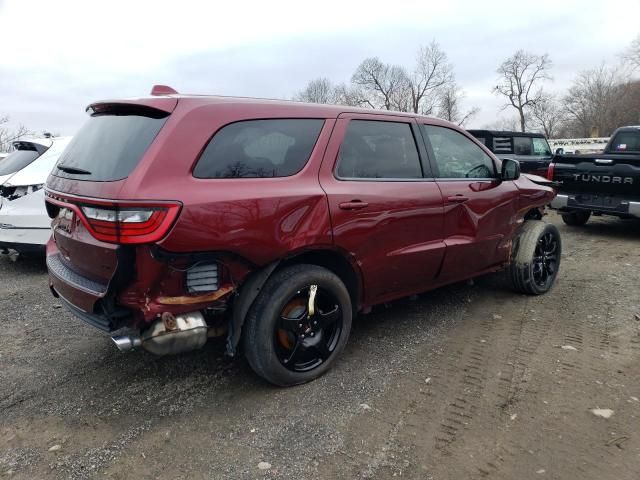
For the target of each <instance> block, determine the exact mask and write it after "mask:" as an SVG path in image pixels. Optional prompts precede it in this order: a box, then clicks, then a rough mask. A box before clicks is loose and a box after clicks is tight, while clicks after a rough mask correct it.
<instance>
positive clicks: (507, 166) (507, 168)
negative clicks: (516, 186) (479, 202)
mask: <svg viewBox="0 0 640 480" xmlns="http://www.w3.org/2000/svg"><path fill="white" fill-rule="evenodd" d="M500 178H502V180H517V179H518V178H520V164H519V163H518V162H517V161H515V160H511V159H510V158H504V159H503V160H502V171H501V173H500Z"/></svg>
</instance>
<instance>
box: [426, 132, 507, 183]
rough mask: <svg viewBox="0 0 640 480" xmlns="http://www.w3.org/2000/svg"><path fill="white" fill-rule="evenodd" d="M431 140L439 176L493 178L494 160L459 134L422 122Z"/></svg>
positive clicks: (494, 174)
mask: <svg viewBox="0 0 640 480" xmlns="http://www.w3.org/2000/svg"><path fill="white" fill-rule="evenodd" d="M423 128H424V131H425V133H426V134H427V138H428V139H429V142H430V143H431V148H432V149H433V154H434V157H435V163H436V165H435V166H436V172H435V173H436V177H439V178H496V170H495V165H494V164H493V160H492V159H491V157H489V156H488V155H487V154H486V153H484V152H483V151H482V149H481V148H480V147H478V145H476V144H475V143H473V142H472V141H471V140H469V139H468V138H467V137H465V136H464V135H462V134H461V133H458V132H456V131H455V130H451V129H450V128H445V127H435V126H433V125H423Z"/></svg>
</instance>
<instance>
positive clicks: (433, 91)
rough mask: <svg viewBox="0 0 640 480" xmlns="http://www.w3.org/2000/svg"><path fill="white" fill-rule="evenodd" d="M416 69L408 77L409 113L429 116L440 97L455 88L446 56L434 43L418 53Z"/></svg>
mask: <svg viewBox="0 0 640 480" xmlns="http://www.w3.org/2000/svg"><path fill="white" fill-rule="evenodd" d="M416 60H417V61H416V68H415V69H414V71H413V74H412V75H411V76H410V77H409V85H408V87H409V91H410V93H411V111H412V112H413V113H422V114H425V115H428V114H431V113H432V112H433V110H434V108H435V106H436V105H437V103H438V101H439V99H440V97H441V95H442V94H443V93H444V92H446V91H448V90H449V89H450V88H451V87H453V86H455V83H454V75H453V68H452V66H451V64H450V63H449V60H448V58H447V54H446V53H445V52H444V51H443V50H442V49H441V48H440V45H438V44H437V43H436V42H435V41H433V42H431V43H430V44H429V45H427V46H425V47H421V48H420V50H419V51H418V55H417V59H416Z"/></svg>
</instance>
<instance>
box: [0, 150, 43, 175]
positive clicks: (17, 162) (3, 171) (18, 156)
mask: <svg viewBox="0 0 640 480" xmlns="http://www.w3.org/2000/svg"><path fill="white" fill-rule="evenodd" d="M39 156H40V154H39V153H38V152H37V151H36V150H16V151H15V152H12V153H10V154H9V155H8V156H7V157H6V158H5V159H4V160H0V175H11V174H12V173H16V172H18V171H20V170H22V169H23V168H24V167H26V166H27V165H29V164H30V163H31V162H33V161H34V160H35V159H36V158H38V157H39Z"/></svg>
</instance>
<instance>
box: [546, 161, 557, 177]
mask: <svg viewBox="0 0 640 480" xmlns="http://www.w3.org/2000/svg"><path fill="white" fill-rule="evenodd" d="M555 171H556V164H555V163H550V164H549V168H547V180H550V181H553V174H554V173H555Z"/></svg>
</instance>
